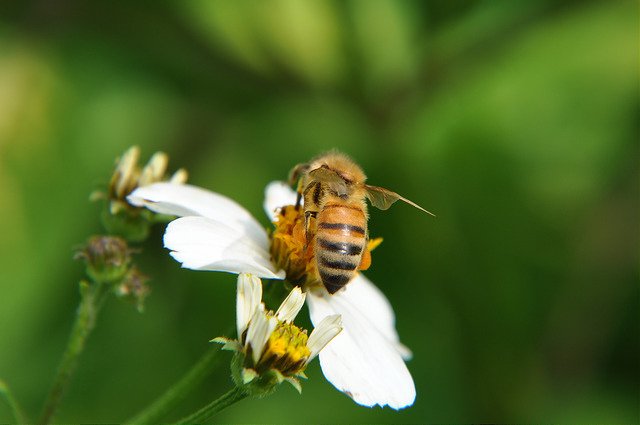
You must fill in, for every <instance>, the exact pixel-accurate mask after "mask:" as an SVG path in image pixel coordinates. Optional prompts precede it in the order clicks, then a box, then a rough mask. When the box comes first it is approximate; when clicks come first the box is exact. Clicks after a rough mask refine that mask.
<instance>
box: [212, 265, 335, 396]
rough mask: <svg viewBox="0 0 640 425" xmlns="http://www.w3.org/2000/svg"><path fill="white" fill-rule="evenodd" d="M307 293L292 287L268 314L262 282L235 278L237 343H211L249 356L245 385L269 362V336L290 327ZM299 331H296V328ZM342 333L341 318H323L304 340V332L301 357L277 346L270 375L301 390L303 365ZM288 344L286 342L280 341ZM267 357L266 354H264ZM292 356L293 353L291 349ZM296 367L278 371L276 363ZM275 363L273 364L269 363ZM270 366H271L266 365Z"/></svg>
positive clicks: (248, 276) (222, 340) (242, 275)
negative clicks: (263, 364) (276, 360)
mask: <svg viewBox="0 0 640 425" xmlns="http://www.w3.org/2000/svg"><path fill="white" fill-rule="evenodd" d="M305 298H306V294H304V293H303V292H302V290H301V289H300V288H299V287H296V288H294V289H293V290H292V291H291V292H290V293H289V295H288V296H287V297H286V298H285V299H284V301H283V302H282V304H281V305H280V307H279V308H278V310H277V311H276V312H275V313H271V312H269V311H267V309H266V307H265V305H264V303H263V302H262V282H260V279H259V278H258V277H256V276H253V275H251V274H249V273H240V274H239V275H238V292H237V300H236V325H237V332H238V339H237V341H230V340H228V339H226V338H216V339H214V340H213V341H215V342H220V343H224V344H225V347H227V346H228V347H230V348H231V349H233V350H235V351H239V352H243V353H251V359H250V362H249V364H250V365H252V366H253V367H254V368H253V369H244V370H243V381H244V383H248V382H249V381H251V380H252V379H254V378H255V377H257V376H258V375H259V372H258V371H257V370H256V369H258V367H259V366H260V364H261V362H263V361H264V360H265V357H266V360H272V358H273V353H265V352H266V351H267V350H268V349H269V344H268V341H269V340H270V338H271V337H272V335H273V333H274V331H275V330H276V328H277V326H278V325H281V324H291V323H292V322H293V320H294V319H295V318H296V316H297V315H298V313H299V312H300V309H301V308H302V306H303V305H304V301H305ZM297 329H299V328H297ZM341 331H342V320H341V317H340V315H338V314H334V315H331V316H327V317H325V318H324V319H323V320H322V322H321V323H320V324H319V325H318V326H317V327H316V328H315V329H314V330H313V331H312V332H311V335H309V337H308V338H307V337H306V331H304V339H303V341H302V342H303V346H304V348H305V349H304V350H303V353H304V354H303V355H300V356H296V357H295V358H290V357H291V356H290V355H289V354H288V353H289V352H290V351H291V350H287V349H286V347H278V348H279V349H280V351H282V352H281V353H278V354H280V357H282V358H280V359H278V360H279V361H278V362H275V364H276V367H274V368H273V372H276V373H278V374H279V376H281V379H283V380H287V381H289V382H290V383H291V384H292V385H294V387H296V388H297V389H298V390H299V391H300V384H299V383H298V381H297V379H296V377H304V374H303V373H302V372H303V371H304V369H305V368H306V366H307V365H308V364H309V362H311V361H312V360H313V359H315V358H316V357H317V356H318V354H319V353H320V352H321V351H322V349H323V348H324V347H325V346H326V345H327V344H328V343H329V342H330V341H331V340H332V339H334V338H335V336H336V335H338V334H339V333H340V332H341ZM282 342H283V343H285V344H286V343H287V342H288V341H282ZM265 354H266V355H265ZM294 354H297V353H295V350H294ZM287 363H289V365H291V366H295V367H294V368H293V369H291V368H288V369H287V370H285V369H282V370H281V369H279V368H278V367H277V365H278V364H287ZM271 364H274V362H271ZM267 366H270V365H267Z"/></svg>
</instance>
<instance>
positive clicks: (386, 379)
mask: <svg viewBox="0 0 640 425" xmlns="http://www.w3.org/2000/svg"><path fill="white" fill-rule="evenodd" d="M265 194H266V198H265V202H264V206H265V210H266V212H267V214H268V215H269V217H270V219H271V220H272V221H273V220H274V219H275V217H276V212H277V211H278V209H279V208H280V207H282V206H285V205H292V204H294V203H295V199H296V194H295V192H294V191H293V190H291V189H290V188H289V187H288V186H286V185H285V184H284V183H282V182H273V183H270V184H269V185H268V186H267V188H266V191H265ZM128 200H129V202H130V203H131V204H133V205H136V206H146V207H147V208H149V209H151V210H153V211H155V212H158V213H162V214H171V215H177V216H180V217H181V218H178V219H176V220H174V221H172V222H171V223H170V224H169V225H168V226H167V230H166V232H165V236H164V244H165V247H166V248H168V249H170V250H171V255H172V256H173V258H175V259H176V260H177V261H179V262H180V263H182V266H183V267H186V268H190V269H195V270H217V271H226V272H231V273H243V272H248V273H252V274H254V275H256V276H259V277H263V278H271V279H284V277H285V272H284V271H282V270H277V269H276V268H275V266H274V265H273V264H272V263H271V256H270V253H269V238H268V235H267V232H266V231H265V230H264V228H263V227H262V226H261V225H260V224H259V223H258V221H257V220H256V219H255V218H254V217H253V216H251V214H250V213H249V212H247V211H246V210H245V209H244V208H243V207H242V206H240V205H239V204H237V203H236V202H235V201H233V200H231V199H229V198H227V197H225V196H222V195H220V194H217V193H213V192H210V191H207V190H205V189H201V188H197V187H194V186H190V185H177V184H171V183H156V184H153V185H151V186H147V187H142V188H138V189H137V190H136V191H135V192H133V193H132V194H131V195H130V196H129V197H128ZM306 295H307V296H306V300H307V304H308V306H309V313H310V316H311V321H312V322H313V324H314V325H315V326H316V327H317V326H319V324H320V323H321V322H322V320H324V319H325V318H326V317H328V316H332V315H336V314H339V315H341V316H342V322H343V327H344V330H343V331H342V332H341V333H340V334H339V335H338V336H336V337H335V338H334V339H333V340H332V341H331V343H330V344H328V345H327V347H325V349H324V350H322V352H321V353H320V365H321V367H322V371H323V373H324V375H325V376H326V378H327V379H328V380H329V381H330V382H331V383H332V384H333V385H334V386H335V387H336V388H337V389H338V390H340V391H342V392H344V393H345V394H347V395H349V396H350V397H351V398H352V399H353V400H354V401H355V402H356V403H358V404H361V405H364V406H374V405H380V406H387V405H388V406H390V407H392V408H394V409H401V408H403V407H407V406H410V405H412V404H413V402H414V400H415V395H416V391H415V386H414V383H413V378H412V377H411V374H410V373H409V371H408V369H407V367H406V365H405V363H404V360H403V358H404V359H408V358H409V357H410V356H411V353H410V351H409V350H408V349H407V348H406V347H405V346H403V345H402V344H401V343H400V340H399V337H398V333H397V331H396V329H395V315H394V312H393V309H392V308H391V305H390V304H389V301H388V300H387V298H386V297H385V296H384V294H382V292H381V291H380V290H379V289H378V288H377V287H376V286H375V285H374V284H373V283H371V281H369V280H368V279H367V278H366V277H364V276H363V275H362V273H358V274H357V276H356V277H355V278H354V279H353V280H352V281H351V282H349V283H348V284H347V285H346V286H345V288H344V289H343V290H341V291H339V292H337V293H335V294H333V295H330V294H329V293H328V292H327V291H326V290H324V289H323V288H314V289H311V290H309V291H308V292H307V294H306ZM238 314H241V313H240V312H239V313H238ZM242 314H243V317H246V316H245V315H244V314H245V313H242Z"/></svg>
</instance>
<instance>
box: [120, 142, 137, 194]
mask: <svg viewBox="0 0 640 425" xmlns="http://www.w3.org/2000/svg"><path fill="white" fill-rule="evenodd" d="M138 158H140V148H139V147H137V146H131V147H130V148H129V149H127V151H126V152H125V153H124V154H123V155H122V158H120V160H119V162H118V166H117V170H116V172H117V173H119V174H120V176H119V179H118V181H117V183H116V187H115V192H116V194H117V195H118V196H124V195H125V191H126V189H127V186H128V185H129V182H130V180H131V178H132V176H133V174H134V173H135V171H136V166H137V165H138ZM129 190H131V189H129Z"/></svg>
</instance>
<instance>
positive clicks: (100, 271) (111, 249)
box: [75, 236, 131, 283]
mask: <svg viewBox="0 0 640 425" xmlns="http://www.w3.org/2000/svg"><path fill="white" fill-rule="evenodd" d="M75 258H81V259H83V260H84V261H85V263H86V265H87V274H88V275H89V277H91V279H92V280H93V281H94V282H105V283H113V282H117V281H119V280H120V279H122V278H123V277H124V276H125V274H126V273H127V272H128V270H129V266H130V264H131V250H130V249H129V246H128V245H127V242H126V241H125V240H124V239H122V238H119V237H117V236H93V237H91V238H90V239H89V241H88V242H87V244H86V246H85V247H84V249H82V250H80V251H79V252H78V253H77V254H76V257H75Z"/></svg>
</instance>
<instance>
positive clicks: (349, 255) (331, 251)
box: [315, 203, 367, 294]
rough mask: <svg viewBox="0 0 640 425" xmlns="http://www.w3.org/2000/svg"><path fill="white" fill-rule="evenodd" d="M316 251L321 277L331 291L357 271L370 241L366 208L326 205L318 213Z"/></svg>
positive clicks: (342, 204) (334, 204)
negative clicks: (364, 209) (368, 240)
mask: <svg viewBox="0 0 640 425" xmlns="http://www.w3.org/2000/svg"><path fill="white" fill-rule="evenodd" d="M317 223H318V224H317V230H316V240H315V254H316V262H317V266H318V273H319V274H320V279H321V280H322V283H323V284H324V286H325V288H327V291H329V293H331V294H333V293H335V292H336V291H338V290H339V289H340V288H342V287H343V286H345V285H346V284H347V283H348V282H349V281H350V280H351V279H352V278H353V276H354V275H355V273H356V270H357V269H358V266H359V265H360V261H361V259H362V253H363V251H364V248H365V245H366V242H367V219H366V215H365V212H364V211H363V208H361V207H359V206H357V205H352V204H347V203H331V204H327V205H325V206H324V207H323V208H322V210H321V211H320V213H319V214H318V217H317Z"/></svg>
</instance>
